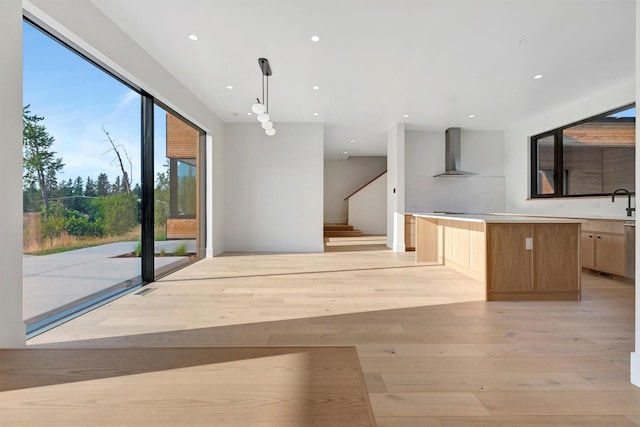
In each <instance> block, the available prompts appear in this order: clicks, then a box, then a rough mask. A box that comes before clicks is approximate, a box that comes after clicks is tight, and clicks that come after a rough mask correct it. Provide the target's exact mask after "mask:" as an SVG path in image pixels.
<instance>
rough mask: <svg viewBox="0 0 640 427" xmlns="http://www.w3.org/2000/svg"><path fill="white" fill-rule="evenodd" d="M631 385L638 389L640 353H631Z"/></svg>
mask: <svg viewBox="0 0 640 427" xmlns="http://www.w3.org/2000/svg"><path fill="white" fill-rule="evenodd" d="M631 384H634V385H636V386H638V387H640V353H638V352H635V353H631Z"/></svg>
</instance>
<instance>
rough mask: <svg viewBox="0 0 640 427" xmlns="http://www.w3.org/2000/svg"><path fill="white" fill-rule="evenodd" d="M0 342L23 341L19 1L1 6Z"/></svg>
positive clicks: (8, 0)
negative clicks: (0, 183)
mask: <svg viewBox="0 0 640 427" xmlns="http://www.w3.org/2000/svg"><path fill="white" fill-rule="evenodd" d="M0 40H2V41H3V42H2V43H0V58H2V61H0V87H1V88H2V96H0V150H2V155H1V156H0V182H2V185H1V186H0V200H2V203H0V218H2V221H0V241H1V242H2V244H0V271H1V272H2V275H1V277H0V348H17V347H23V346H24V345H25V337H26V335H25V326H24V324H23V323H22V2H21V1H20V0H3V1H2V4H1V6H0Z"/></svg>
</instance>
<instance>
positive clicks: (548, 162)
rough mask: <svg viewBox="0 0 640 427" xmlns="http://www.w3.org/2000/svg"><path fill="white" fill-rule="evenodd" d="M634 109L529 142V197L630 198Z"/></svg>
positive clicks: (562, 128) (633, 152) (633, 157)
mask: <svg viewBox="0 0 640 427" xmlns="http://www.w3.org/2000/svg"><path fill="white" fill-rule="evenodd" d="M635 129H636V109H635V106H633V105H630V106H625V107H623V108H619V109H617V110H614V111H610V112H607V113H605V114H602V115H599V116H596V117H591V118H589V119H586V120H583V121H581V122H578V123H574V124H570V125H567V126H564V127H561V128H559V129H554V130H552V131H549V132H545V133H542V134H539V135H536V136H533V137H531V171H532V175H531V197H533V198H543V197H572V196H603V195H610V194H611V193H612V192H613V191H614V190H616V189H618V188H626V189H627V190H629V191H631V192H633V193H635Z"/></svg>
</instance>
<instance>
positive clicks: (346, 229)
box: [324, 224, 362, 238]
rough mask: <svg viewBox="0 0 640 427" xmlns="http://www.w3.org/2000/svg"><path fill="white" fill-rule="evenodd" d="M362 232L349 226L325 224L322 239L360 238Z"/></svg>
mask: <svg viewBox="0 0 640 427" xmlns="http://www.w3.org/2000/svg"><path fill="white" fill-rule="evenodd" d="M360 236H362V232H361V231H360V230H356V229H354V228H353V225H349V224H325V225H324V237H325V238H327V237H360Z"/></svg>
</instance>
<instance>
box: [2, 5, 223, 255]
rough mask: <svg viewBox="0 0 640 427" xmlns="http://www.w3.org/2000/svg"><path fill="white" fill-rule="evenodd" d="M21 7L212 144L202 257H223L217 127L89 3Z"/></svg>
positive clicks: (181, 88)
mask: <svg viewBox="0 0 640 427" xmlns="http://www.w3.org/2000/svg"><path fill="white" fill-rule="evenodd" d="M22 3H23V5H24V9H25V11H26V12H27V13H29V14H30V15H33V16H34V18H36V20H37V21H39V22H41V23H42V24H43V25H45V26H47V27H48V28H50V29H51V30H53V31H54V32H56V33H58V34H60V35H61V36H63V37H65V38H66V39H67V40H69V41H71V42H72V43H73V44H75V45H76V46H78V47H79V48H81V49H82V50H83V51H85V52H86V53H87V54H89V55H90V56H92V57H94V58H95V59H97V60H98V61H100V62H102V63H103V64H105V65H106V66H108V67H109V68H111V69H112V70H114V71H115V72H117V73H118V74H120V75H121V76H123V77H124V78H126V79H127V80H129V81H130V82H131V83H133V84H135V85H137V86H138V87H140V88H142V89H143V90H145V91H146V92H147V93H149V94H150V95H152V96H153V97H155V98H157V99H158V100H160V101H162V102H163V103H164V104H166V105H167V106H169V107H171V108H173V109H174V110H175V111H177V112H178V113H180V114H181V115H183V116H184V117H185V118H187V119H189V120H191V121H192V122H193V123H195V124H197V125H198V126H200V127H201V128H202V129H204V130H205V131H206V132H207V134H208V135H209V136H210V137H211V139H210V141H212V146H210V147H207V156H208V162H207V164H208V165H210V166H212V167H213V170H212V171H210V173H211V176H210V178H211V179H212V181H210V182H208V184H207V193H208V197H209V198H210V199H209V200H210V201H211V203H212V209H211V210H209V211H208V212H207V215H208V216H209V215H212V217H211V218H209V219H208V221H207V222H208V225H209V229H208V230H207V236H208V241H207V251H206V253H207V254H208V255H214V254H218V253H220V252H222V250H223V249H224V242H223V234H224V233H223V222H222V212H223V210H222V206H223V203H224V199H223V194H224V193H223V186H224V183H223V168H224V166H223V154H222V147H223V136H224V126H223V123H222V121H221V120H220V119H219V118H218V117H217V116H216V115H215V114H214V113H213V112H212V111H211V110H209V108H208V107H207V106H206V105H204V104H203V103H202V102H201V101H200V100H199V99H198V98H197V97H196V96H194V95H193V94H192V93H191V92H190V91H188V90H187V89H186V88H185V87H184V86H183V85H182V83H180V82H179V81H178V80H177V79H176V78H175V77H173V76H172V75H171V74H170V73H169V72H168V71H166V70H165V68H164V67H163V66H162V64H160V63H159V62H157V61H156V60H155V59H154V58H153V57H152V56H151V55H149V54H148V53H147V52H146V51H145V50H144V49H143V48H141V47H140V46H139V45H137V44H136V41H135V40H133V39H132V38H131V37H129V36H128V35H127V34H125V33H124V32H122V30H120V28H119V27H118V26H117V25H115V24H114V23H113V22H111V21H110V20H109V19H107V18H106V17H105V16H104V15H103V14H102V12H101V11H100V10H99V9H98V8H96V7H95V6H94V5H93V4H92V3H91V2H89V1H72V2H70V1H66V0H24V1H23V2H22ZM14 84H15V82H14Z"/></svg>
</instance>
